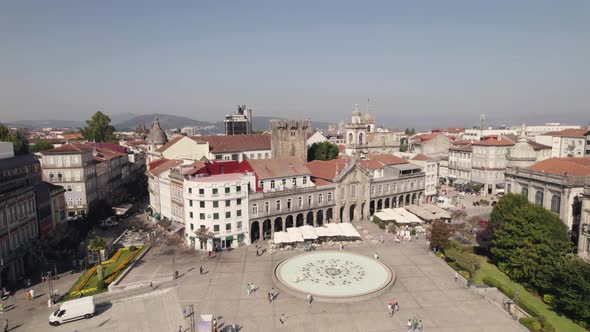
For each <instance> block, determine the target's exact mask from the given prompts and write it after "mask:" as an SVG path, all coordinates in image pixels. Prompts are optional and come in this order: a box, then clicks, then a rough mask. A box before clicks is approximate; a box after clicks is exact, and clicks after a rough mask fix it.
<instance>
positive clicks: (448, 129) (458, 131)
mask: <svg viewBox="0 0 590 332" xmlns="http://www.w3.org/2000/svg"><path fill="white" fill-rule="evenodd" d="M446 131H447V133H453V134H457V133H462V132H464V131H465V128H447V130H446Z"/></svg>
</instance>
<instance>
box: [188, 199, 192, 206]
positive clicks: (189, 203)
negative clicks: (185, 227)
mask: <svg viewBox="0 0 590 332" xmlns="http://www.w3.org/2000/svg"><path fill="white" fill-rule="evenodd" d="M188 206H191V207H192V206H193V200H192V199H189V200H188Z"/></svg>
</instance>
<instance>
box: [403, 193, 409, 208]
mask: <svg viewBox="0 0 590 332" xmlns="http://www.w3.org/2000/svg"><path fill="white" fill-rule="evenodd" d="M406 205H410V194H407V195H406V201H405V202H404V206H406Z"/></svg>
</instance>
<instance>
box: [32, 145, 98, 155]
mask: <svg viewBox="0 0 590 332" xmlns="http://www.w3.org/2000/svg"><path fill="white" fill-rule="evenodd" d="M85 151H92V147H89V146H86V145H85V144H80V143H68V144H64V145H62V146H60V147H58V148H53V149H51V150H47V151H43V154H46V153H67V152H85Z"/></svg>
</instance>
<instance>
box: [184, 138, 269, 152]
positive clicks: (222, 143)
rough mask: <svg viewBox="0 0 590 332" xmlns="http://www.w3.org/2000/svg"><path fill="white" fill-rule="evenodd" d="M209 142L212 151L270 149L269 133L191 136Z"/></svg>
mask: <svg viewBox="0 0 590 332" xmlns="http://www.w3.org/2000/svg"><path fill="white" fill-rule="evenodd" d="M191 138H192V139H194V140H199V141H206V142H209V147H210V149H211V152H212V153H218V152H219V153H223V152H241V151H252V150H270V138H271V136H270V134H250V135H205V136H191Z"/></svg>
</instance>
